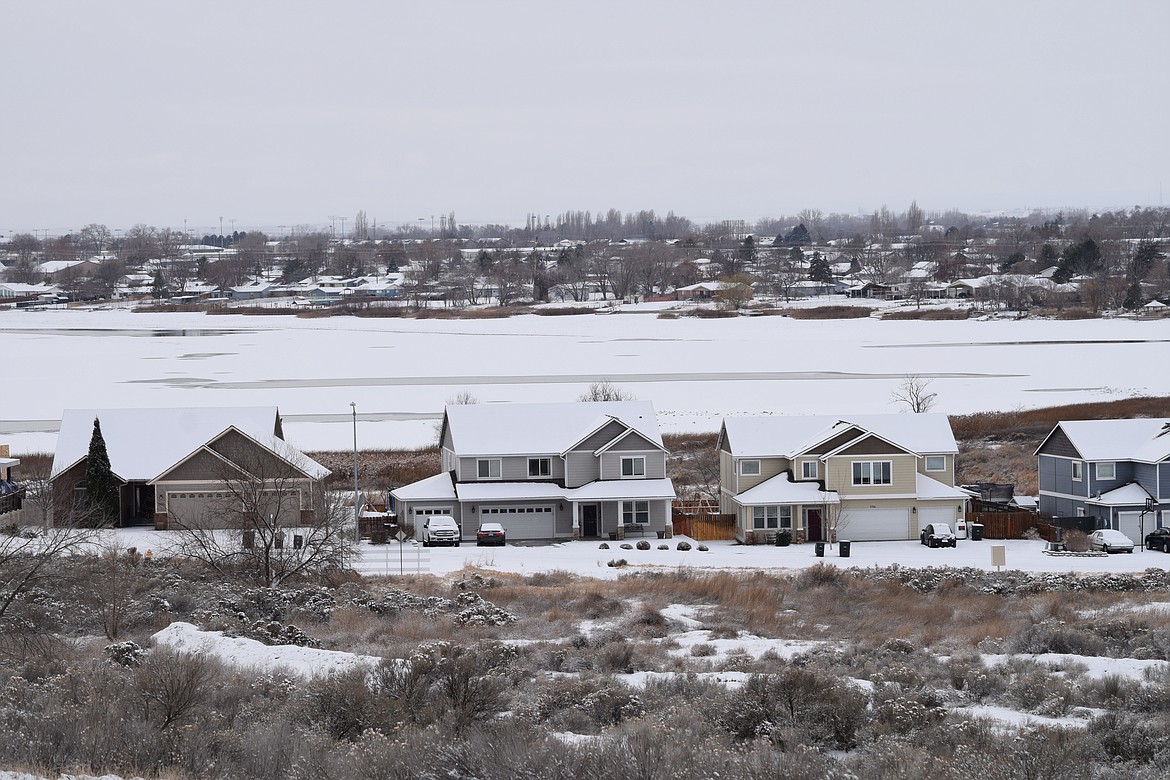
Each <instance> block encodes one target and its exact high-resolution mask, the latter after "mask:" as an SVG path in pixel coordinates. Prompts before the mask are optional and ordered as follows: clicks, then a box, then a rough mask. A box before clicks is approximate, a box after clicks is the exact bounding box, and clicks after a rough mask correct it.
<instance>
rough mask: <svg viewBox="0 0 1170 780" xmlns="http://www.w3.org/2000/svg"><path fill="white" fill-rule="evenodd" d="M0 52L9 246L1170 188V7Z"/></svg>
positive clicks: (417, 22)
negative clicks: (88, 237) (176, 232)
mask: <svg viewBox="0 0 1170 780" xmlns="http://www.w3.org/2000/svg"><path fill="white" fill-rule="evenodd" d="M0 27H2V28H3V29H4V31H5V35H4V40H5V45H4V53H3V57H4V65H3V66H2V67H0V97H2V100H3V107H4V110H3V113H2V114H0V182H2V186H0V234H3V235H10V234H11V233H12V232H13V231H14V230H15V231H32V230H34V229H48V230H49V231H50V232H53V233H56V232H63V231H65V230H68V229H71V228H76V227H79V226H81V225H83V224H86V223H90V222H99V223H105V224H107V225H109V226H110V227H111V228H114V227H129V226H130V225H132V224H134V223H146V224H149V225H155V226H157V227H160V228H161V227H172V228H182V226H183V224H184V220H186V224H187V226H188V227H189V228H190V229H191V230H193V231H198V232H202V231H204V230H207V229H211V228H216V229H217V228H218V220H219V218H220V217H223V218H224V225H225V229H226V228H227V227H228V226H229V224H231V223H230V221H231V220H235V225H236V228H237V229H249V228H254V227H265V228H272V227H275V226H278V225H284V226H290V225H302V224H317V225H320V224H329V221H330V220H329V218H330V217H331V216H344V217H346V218H347V219H348V220H349V225H350V226H352V219H353V216H354V214H355V213H356V212H357V211H358V210H359V209H364V210H365V211H366V213H367V214H368V215H369V216H370V217H371V218H372V219H376V220H377V222H378V224H379V225H383V224H390V223H404V222H416V224H417V220H419V219H420V218H421V219H423V223H422V224H424V225H427V226H429V221H430V218H431V217H432V215H433V216H434V217H435V219H436V224H437V219H438V215H439V214H443V213H447V212H450V211H454V212H455V213H456V217H457V219H458V221H459V222H460V223H485V222H506V223H511V224H521V225H522V224H523V222H524V218H525V215H526V214H527V213H529V212H533V213H539V214H541V215H544V214H552V215H555V214H557V213H558V212H562V211H565V210H570V209H572V210H577V209H581V210H592V211H594V212H597V211H599V210H601V211H604V210H605V209H608V208H611V207H612V208H618V209H620V210H622V211H631V210H638V209H654V210H656V211H658V212H659V213H661V214H665V213H666V212H667V211H670V210H673V211H674V212H675V213H677V214H680V215H685V216H688V217H690V218H692V219H694V220H696V221H699V222H707V221H712V220H719V219H727V218H742V219H747V220H754V219H756V218H759V217H763V216H776V215H781V214H791V213H795V212H796V211H797V210H799V209H802V208H819V209H822V210H823V211H826V212H832V211H841V212H857V211H858V210H861V211H864V212H869V211H872V210H874V209H876V208H879V207H881V206H882V205H883V204H886V205H888V206H889V207H890V208H891V209H893V210H895V211H903V210H905V208H906V206H908V205H909V203H910V202H911V200H915V199H916V200H917V201H918V204H919V205H920V206H922V207H923V208H924V209H926V210H927V211H928V212H931V211H936V210H939V211H941V210H945V209H948V208H952V207H955V208H960V209H964V210H972V211H982V210H1001V209H1003V210H1009V209H1024V208H1062V207H1087V208H1091V209H1100V208H1112V207H1132V206H1134V205H1136V204H1141V205H1159V203H1160V202H1161V199H1162V185H1163V184H1167V185H1170V175H1168V174H1170V163H1168V162H1167V160H1168V159H1170V155H1168V154H1167V139H1168V138H1170V99H1168V87H1170V84H1168V77H1170V46H1167V45H1166V36H1167V34H1168V33H1170V2H1167V0H1114V2H1107V3H1106V2H1100V1H1099V0H1092V1H1091V2H1090V1H1086V0H1065V1H1064V2H1043V1H1040V0H1036V1H1035V2H1033V1H1032V0H1012V1H1011V2H936V1H933V0H931V1H926V0H924V1H922V2H912V1H910V0H887V1H886V2H880V3H879V2H871V1H870V0H858V1H856V2H831V1H830V2H826V1H824V0H813V1H812V2H805V3H799V4H798V3H780V2H775V0H773V1H772V2H736V1H735V0H721V1H720V2H692V0H672V1H671V2H636V1H633V0H625V1H623V2H609V1H608V0H601V1H596V0H594V1H593V2H588V3H584V2H535V1H534V2H514V1H511V0H500V1H499V2H492V1H491V0H477V1H474V2H447V1H445V0H426V1H425V2H422V1H420V2H415V3H405V2H372V1H371V2H357V1H356V0H334V2H329V3H324V2H321V3H305V2H290V1H289V0H279V1H273V2H268V1H257V0H248V1H247V2H242V1H239V0H232V1H231V2H211V1H208V0H199V1H198V2H166V1H165V0H116V1H110V2H100V3H99V2H90V1H89V0H76V1H75V2H62V1H60V0H3V2H0ZM338 228H340V222H338Z"/></svg>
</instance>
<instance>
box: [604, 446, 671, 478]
mask: <svg viewBox="0 0 1170 780" xmlns="http://www.w3.org/2000/svg"><path fill="white" fill-rule="evenodd" d="M633 455H641V456H643V457H645V458H646V477H645V478H646V479H663V478H664V477H665V476H666V457H665V456H664V455H663V454H662V451H661V450H654V451H653V452H604V453H602V454H601V475H602V477H603V478H604V479H606V480H611V479H621V478H622V458H623V457H625V458H628V457H631V456H633Z"/></svg>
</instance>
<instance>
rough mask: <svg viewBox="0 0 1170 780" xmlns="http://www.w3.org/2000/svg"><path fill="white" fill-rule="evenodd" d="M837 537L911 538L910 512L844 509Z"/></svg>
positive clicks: (860, 540)
mask: <svg viewBox="0 0 1170 780" xmlns="http://www.w3.org/2000/svg"><path fill="white" fill-rule="evenodd" d="M952 519H953V518H952ZM837 538H838V539H848V540H850V541H854V542H870V541H893V540H897V539H902V540H905V539H909V538H911V537H910V515H909V512H908V510H906V509H842V510H841V515H840V517H838V518H837Z"/></svg>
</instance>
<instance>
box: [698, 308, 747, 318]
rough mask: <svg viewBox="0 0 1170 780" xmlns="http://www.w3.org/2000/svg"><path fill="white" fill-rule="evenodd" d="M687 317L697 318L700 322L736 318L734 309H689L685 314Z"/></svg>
mask: <svg viewBox="0 0 1170 780" xmlns="http://www.w3.org/2000/svg"><path fill="white" fill-rule="evenodd" d="M685 316H687V317H698V318H699V319H701V320H718V319H723V318H725V317H738V316H739V312H738V311H736V310H735V309H691V310H690V311H688V312H686V315H685Z"/></svg>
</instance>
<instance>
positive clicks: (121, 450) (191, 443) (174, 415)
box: [52, 406, 324, 482]
mask: <svg viewBox="0 0 1170 780" xmlns="http://www.w3.org/2000/svg"><path fill="white" fill-rule="evenodd" d="M278 416H279V412H278V410H277V408H276V407H275V406H244V407H209V408H183V409H66V410H65V412H64V414H62V416H61V431H60V433H59V434H58V436H57V451H56V453H55V454H54V456H53V470H52V475H53V476H54V477H55V476H57V475H58V474H60V473H61V472H63V471H65V470H66V469H68V468H69V467H71V466H73V465H74V464H76V463H78V462H79V461H81V460H82V459H83V458H85V457H86V456H87V455H88V454H89V440H90V437H91V436H92V435H93V421H94V418H95V417H96V418H98V419H99V420H100V421H101V426H102V438H104V439H105V441H106V450H107V452H108V453H109V455H110V468H111V469H112V470H113V472H114V474H116V475H117V476H118V477H120V478H121V479H123V480H126V481H143V482H147V481H150V480H152V479H154V478H155V477H157V476H158V475H160V474H162V473H164V472H165V471H167V470H169V469H170V468H171V467H172V466H173V465H175V464H176V463H178V462H179V461H180V460H183V459H184V458H186V457H187V456H189V455H190V454H191V453H192V452H194V451H195V450H197V449H199V448H200V447H202V446H203V445H204V444H207V443H208V442H210V441H211V440H212V439H214V438H216V437H218V436H219V435H220V434H221V433H223V432H224V431H226V430H227V429H228V428H232V427H234V428H236V429H237V430H238V431H240V432H241V433H243V434H245V435H247V436H249V437H251V438H252V439H255V440H256V441H257V442H260V443H263V444H264V445H265V446H269V447H270V448H271V449H273V450H274V451H276V452H277V453H278V454H280V455H281V456H282V457H286V458H287V457H290V456H292V455H293V454H294V453H295V454H296V455H297V456H298V457H303V456H300V453H297V452H296V451H295V450H294V449H293V448H292V447H291V446H290V445H288V444H287V443H285V442H283V441H281V440H280V439H278V438H277V437H276V436H275V432H276V430H277V419H278ZM305 460H306V461H308V465H307V466H306V471H308V470H309V469H311V468H312V467H313V466H317V467H319V468H321V469H324V467H323V466H320V464H317V463H314V462H313V461H311V460H309V459H308V458H305Z"/></svg>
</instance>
